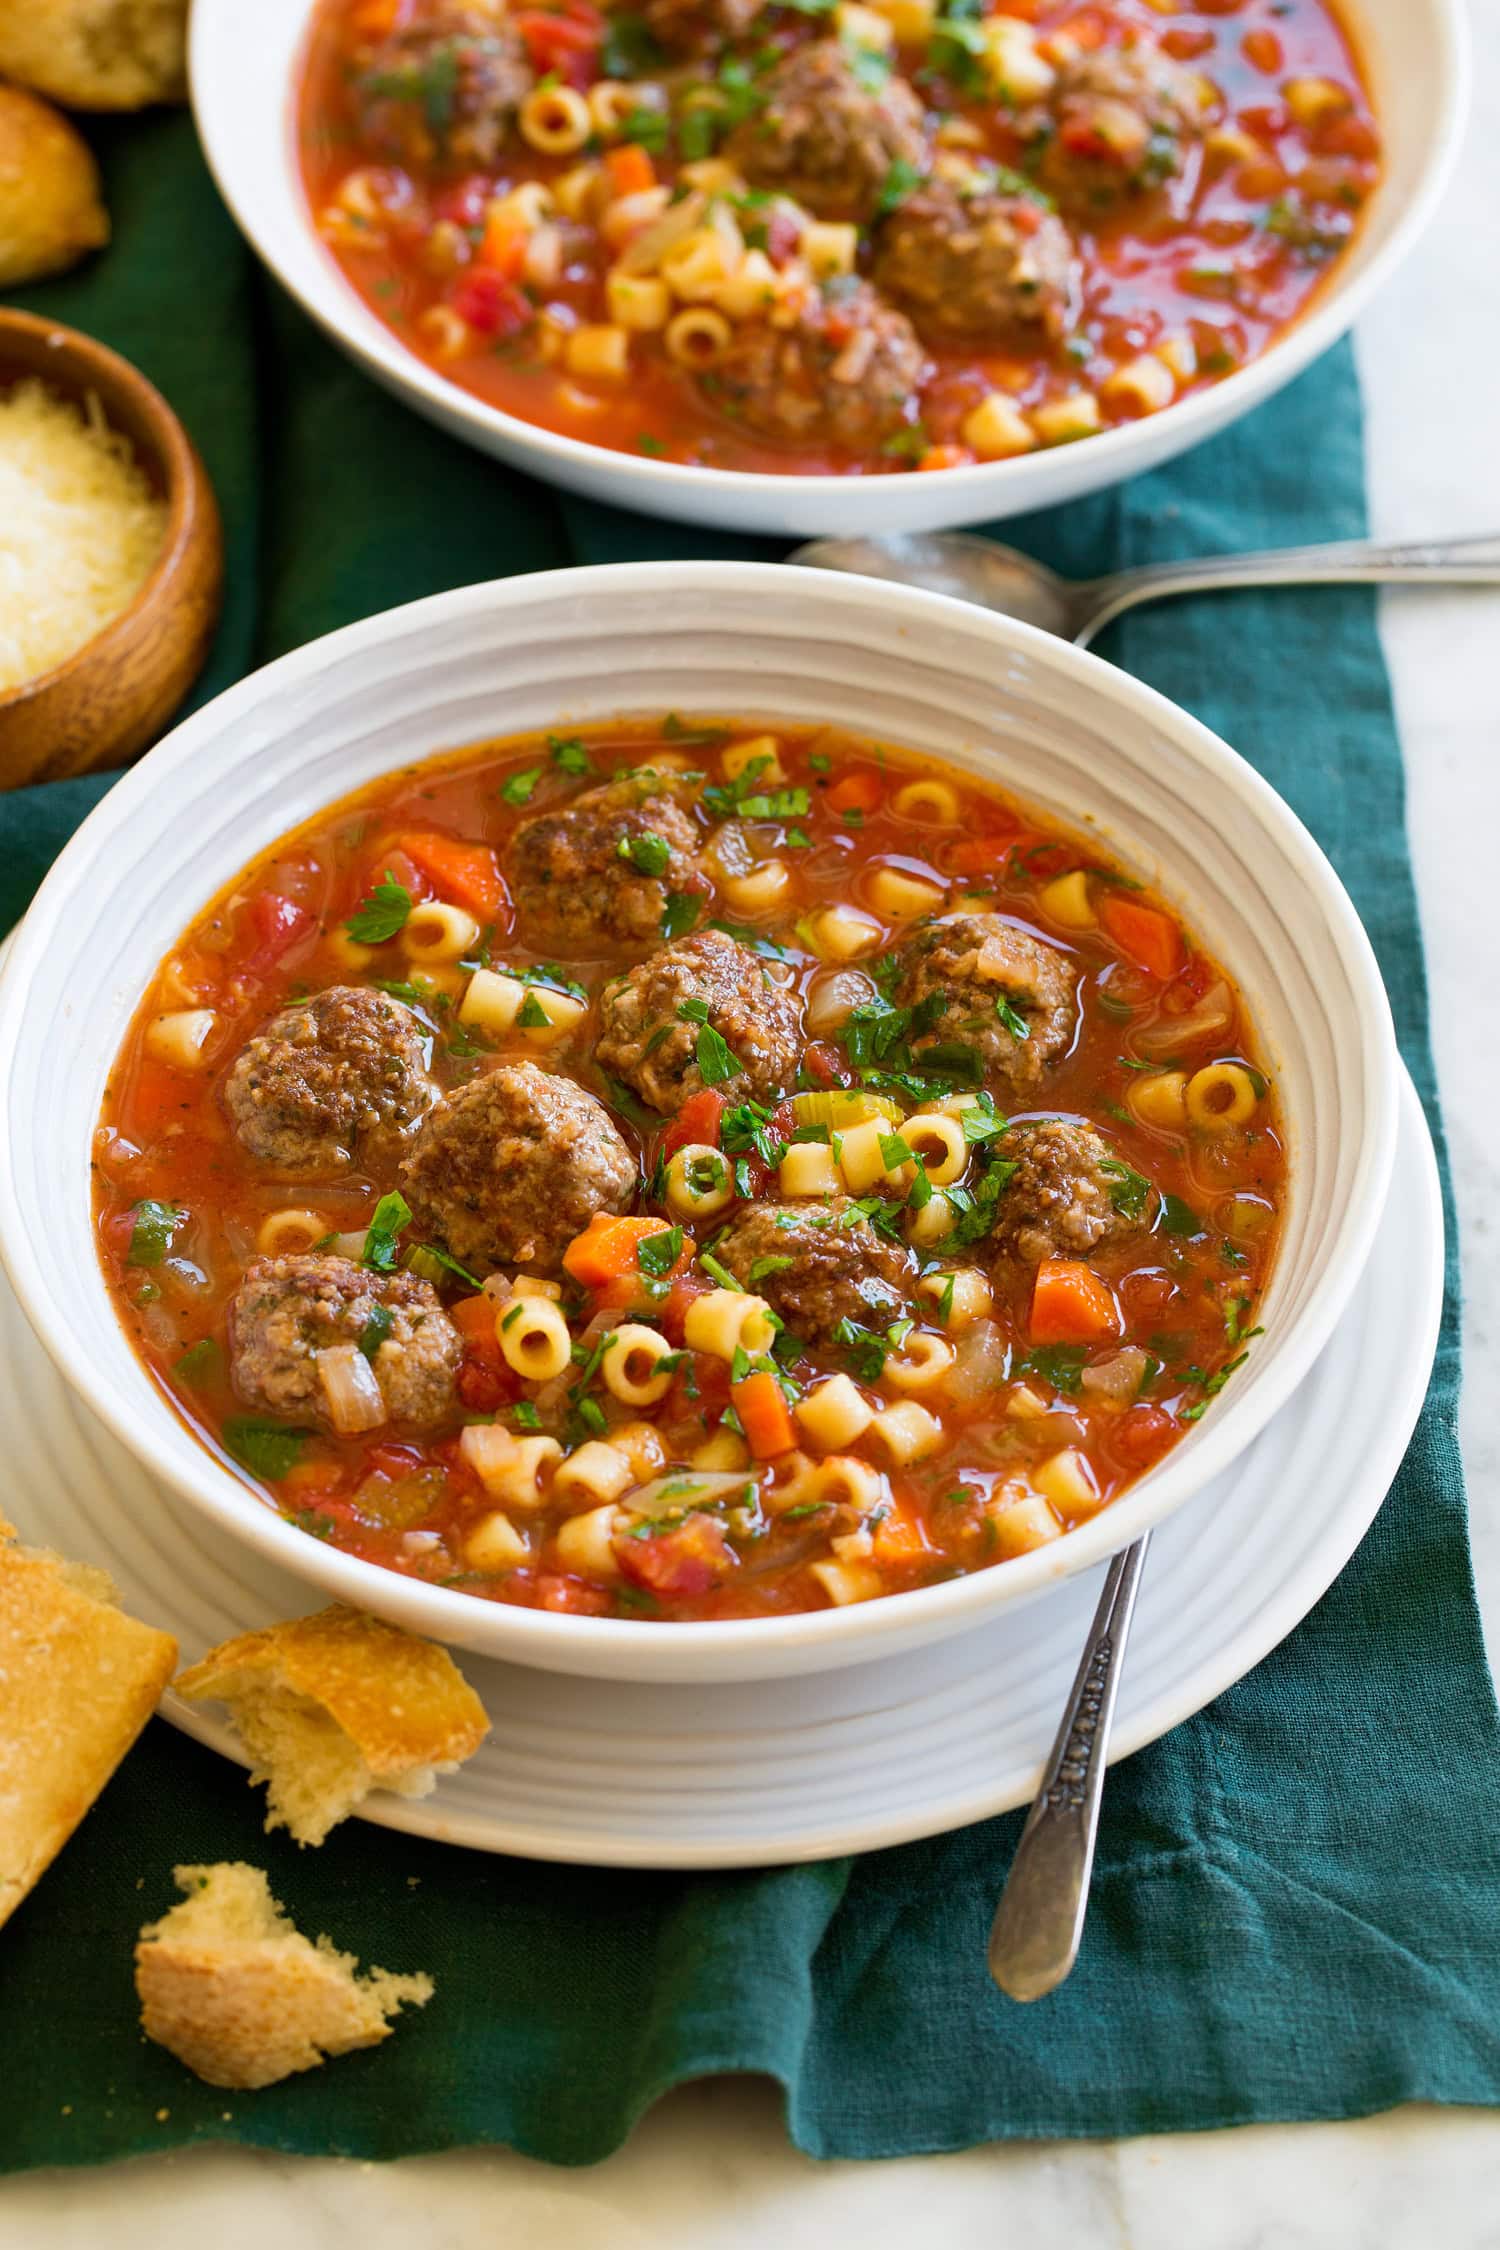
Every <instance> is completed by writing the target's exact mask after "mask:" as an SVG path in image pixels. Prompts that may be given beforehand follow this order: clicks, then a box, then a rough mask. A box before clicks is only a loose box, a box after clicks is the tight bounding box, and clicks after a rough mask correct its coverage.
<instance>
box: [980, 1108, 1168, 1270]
mask: <svg viewBox="0 0 1500 2250" xmlns="http://www.w3.org/2000/svg"><path fill="white" fill-rule="evenodd" d="M999 1149H1000V1154H1001V1155H1002V1156H1003V1157H1006V1158H1008V1159H1009V1160H1010V1161H1011V1162H1012V1163H1013V1164H1014V1165H1015V1170H1014V1172H1013V1173H1012V1174H1011V1177H1010V1179H1009V1180H1008V1182H1007V1183H1006V1185H1005V1187H1004V1188H1003V1189H1002V1191H1001V1195H1000V1201H999V1205H998V1208H997V1212H996V1217H995V1224H994V1228H993V1230H992V1236H991V1239H992V1241H993V1243H994V1246H995V1250H996V1252H997V1254H998V1256H999V1257H1000V1258H1002V1259H1004V1258H1016V1259H1019V1261H1020V1262H1021V1264H1022V1265H1026V1266H1035V1265H1040V1263H1041V1261H1042V1260H1043V1258H1086V1257H1087V1256H1088V1254H1089V1252H1090V1251H1091V1250H1097V1249H1098V1248H1099V1246H1100V1244H1101V1243H1104V1242H1113V1241H1116V1240H1117V1239H1118V1238H1119V1237H1120V1236H1121V1235H1125V1234H1129V1233H1130V1231H1131V1229H1132V1228H1133V1227H1134V1226H1135V1225H1136V1224H1137V1223H1138V1222H1137V1221H1136V1220H1134V1219H1130V1218H1127V1217H1126V1216H1125V1215H1124V1213H1123V1212H1121V1211H1120V1210H1119V1209H1118V1207H1117V1205H1116V1201H1115V1197H1116V1195H1117V1193H1118V1191H1119V1188H1120V1185H1121V1174H1122V1172H1123V1167H1121V1166H1120V1164H1119V1159H1118V1158H1116V1157H1114V1156H1112V1155H1111V1153H1110V1149H1109V1144H1108V1143H1107V1142H1106V1141H1102V1140H1101V1139H1100V1138H1099V1135H1098V1134H1097V1133H1096V1132H1094V1131H1092V1130H1091V1128H1090V1127H1089V1126H1087V1125H1079V1124H1075V1123H1074V1122H1073V1121H1072V1119H1070V1118H1066V1117H1047V1118H1043V1119H1042V1120H1041V1122H1040V1123H1039V1124H1035V1125H1031V1124H1026V1125H1013V1126H1012V1127H1011V1128H1010V1130H1009V1132H1008V1133H1006V1135H1005V1136H1004V1138H1003V1140H1002V1141H1001V1142H1000V1143H999ZM1109 1165H1114V1166H1115V1167H1116V1170H1115V1172H1114V1173H1111V1172H1109V1171H1108V1170H1106V1169H1105V1167H1106V1166H1109Z"/></svg>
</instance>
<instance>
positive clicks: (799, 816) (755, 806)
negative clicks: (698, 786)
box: [703, 761, 812, 820]
mask: <svg viewBox="0 0 1500 2250" xmlns="http://www.w3.org/2000/svg"><path fill="white" fill-rule="evenodd" d="M752 762H757V763H758V761H752ZM703 794H704V796H705V797H706V796H707V795H708V791H707V790H706V789H705V790H704V792H703ZM811 809H812V807H811V803H810V800H809V798H808V794H807V791H806V790H805V789H803V788H801V787H798V788H795V789H773V790H772V791H770V793H769V794H767V793H765V792H758V793H757V794H756V795H754V796H750V797H742V798H741V799H740V803H739V810H740V812H741V813H742V814H743V815H744V817H745V819H746V820H804V819H806V817H807V815H808V813H809V812H810V811H811Z"/></svg>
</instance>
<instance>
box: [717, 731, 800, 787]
mask: <svg viewBox="0 0 1500 2250" xmlns="http://www.w3.org/2000/svg"><path fill="white" fill-rule="evenodd" d="M719 763H720V765H721V766H722V767H723V769H724V778H725V779H726V781H738V780H739V778H740V775H741V774H742V773H744V771H745V770H746V768H747V767H749V766H754V768H755V772H754V773H753V774H752V775H751V777H750V778H751V779H752V781H754V783H755V785H756V787H757V788H758V789H779V788H780V787H781V786H782V784H783V782H784V781H785V780H786V768H785V767H784V766H783V765H782V762H781V744H780V742H779V741H778V740H777V738H776V736H775V735H774V734H752V735H747V736H746V738H745V740H744V741H743V742H731V743H730V744H729V746H728V748H727V749H725V750H723V751H721V752H720V754H719Z"/></svg>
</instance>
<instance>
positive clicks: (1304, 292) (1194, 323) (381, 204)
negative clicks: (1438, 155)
mask: <svg viewBox="0 0 1500 2250" xmlns="http://www.w3.org/2000/svg"><path fill="white" fill-rule="evenodd" d="M300 131H301V149H302V161H303V171H304V180H305V186H306V192H307V195H308V199H309V203H310V206H311V209H312V212H313V215H314V219H315V223H316V224H317V226H318V228H319V229H320V231H321V233H322V236H323V239H324V240H325V242H326V243H327V244H328V246H329V248H330V250H331V251H332V253H333V255H334V257H335V258H336V259H337V260H338V262H339V264H340V266H341V267H342V269H343V271H344V273H345V274H346V275H347V276H348V278H349V280H350V281H351V282H352V283H353V285H354V286H355V288H356V289H358V291H359V292H360V294H361V295H362V296H363V297H364V299H365V301H366V302H367V304H368V305H369V306H370V307H371V308H372V310H373V311H374V312H375V313H376V314H377V315H378V316H379V317H380V318H381V319H382V320H384V321H386V322H387V323H388V324H389V326H390V327H392V328H393V329H395V330H396V332H397V333H398V334H399V335H400V336H401V337H402V338H403V340H404V341H405V342H406V343H407V344H408V345H409V346H410V347H411V349H412V350H413V351H415V352H416V353H417V354H418V355H419V356H420V357H422V358H423V359H425V360H427V361H428V362H429V363H430V364H431V365H433V366H435V367H437V368H439V369H440V370H441V371H442V372H443V373H444V374H446V375H448V376H450V377H451V378H452V379H453V380H454V381H455V382H457V383H460V384H462V385H463V386H464V388H465V389H467V390H470V391H472V392H474V393H475V394H476V395H477V396H478V397H480V398H482V399H485V400H487V401H488V402H489V403H490V404H491V405H494V406H498V407H503V408H504V409H505V410H506V411H507V412H509V413H512V414H516V415H519V416H520V417H521V418H522V419H523V420H526V421H529V422H537V423H541V424H543V425H544V426H545V427H547V428H548V429H552V430H558V431H562V432H564V433H566V434H567V435H569V436H572V437H576V438H582V439H585V440H587V441H588V442H590V443H592V444H596V445H604V446H610V447H613V448H615V449H617V450H620V451H625V452H632V451H639V452H645V453H648V454H653V455H660V456H665V457H668V458H670V459H672V460H676V461H683V462H696V463H700V464H703V465H707V466H712V467H717V468H728V469H751V470H763V471H765V470H770V471H782V472H786V471H801V472H805V473H808V474H870V473H875V472H902V471H910V470H930V469H940V468H946V467H953V466H958V465H961V464H964V463H968V462H972V461H975V460H998V459H1003V458H1005V457H1007V456H1009V455H1013V454H1021V453H1025V452H1029V451H1031V450H1033V449H1034V448H1036V447H1038V446H1044V445H1058V444H1063V443H1067V442H1070V441H1072V440H1075V439H1079V438H1084V437H1088V436H1091V435H1093V434H1095V433H1097V432H1098V431H1100V430H1103V429H1107V428H1109V427H1110V426H1111V425H1112V424H1115V423H1118V422H1121V421H1125V420H1130V419H1132V418H1135V417H1138V416H1140V415H1143V414H1154V413H1157V412H1159V411H1160V410H1161V409H1163V408H1164V407H1167V406H1170V405H1171V404H1172V402H1173V400H1174V399H1176V398H1179V397H1181V396H1183V395H1184V394H1186V393H1188V392H1190V391H1193V390H1196V389H1199V388H1201V387H1202V386H1204V385H1206V384H1210V383H1215V382H1218V381H1220V380H1221V379H1222V378H1223V377H1224V376H1225V375H1228V374H1231V373H1233V372H1234V370H1235V369H1237V368H1239V367H1242V366H1243V365H1244V364H1245V362H1246V361H1247V360H1250V359H1253V358H1254V357H1255V356H1256V355H1257V354H1258V353H1260V352H1261V351H1263V350H1264V349H1265V347H1266V345H1267V344H1268V343H1269V342H1271V340H1272V339H1273V338H1274V337H1275V336H1276V334H1277V333H1278V331H1279V330H1281V329H1282V328H1283V327H1285V326H1286V324H1287V323H1288V322H1289V321H1291V320H1292V319H1294V318H1295V317H1296V315H1297V314H1298V313H1299V312H1300V311H1302V309H1303V308H1304V307H1305V306H1306V305H1307V303H1308V301H1309V299H1310V298H1311V296H1312V294H1313V292H1314V291H1315V290H1316V289H1317V288H1318V286H1319V284H1320V281H1321V280H1322V278H1323V276H1324V275H1325V273H1326V272H1327V269H1328V266H1329V264H1330V262H1331V261H1333V260H1335V259H1337V258H1338V257H1339V255H1340V254H1341V253H1342V251H1343V250H1344V248H1345V247H1346V245H1347V243H1348V242H1349V240H1350V237H1351V235H1352V234H1353V231H1354V229H1355V227H1356V225H1357V223H1358V219H1359V213H1360V210H1361V207H1362V205H1363V204H1364V202H1365V201H1366V199H1367V197H1368V196H1369V194H1370V192H1371V190H1372V188H1373V187H1374V185H1375V183H1376V180H1377V178H1378V174H1379V140H1378V134H1377V130H1376V126H1375V122H1374V120H1373V117H1372V115H1371V110H1370V105H1369V101H1368V98H1367V95H1366V93H1365V90H1364V87H1363V84H1362V82H1361V78H1360V73H1359V68H1358V65H1357V62H1356V59H1355V56H1354V53H1353V51H1352V48H1351V45H1350V42H1349V39H1348V36H1347V34H1346V32H1345V30H1344V28H1343V26H1342V24H1341V23H1340V21H1339V19H1338V17H1337V15H1336V14H1335V13H1334V12H1333V11H1332V9H1331V8H1330V7H1329V6H1328V5H1326V4H1325V0H1199V4H1198V5H1196V6H1194V5H1189V4H1186V0H1185V4H1183V5H1180V6H1179V5H1176V4H1175V0H1109V4H1101V5H1085V6H1079V5H1077V4H1076V0H999V4H998V5H993V6H987V5H986V4H985V0H943V4H942V5H938V0H869V4H868V5H867V4H865V0H858V4H856V0H787V4H785V5H775V4H772V5H768V6H761V5H759V4H758V0H643V4H642V6H641V9H640V11H639V12H638V13H637V12H628V11H626V10H623V9H618V8H616V9H612V10H606V9H602V8H600V7H598V6H596V5H594V4H593V0H545V4H543V5H536V6H520V5H506V4H505V0H319V4H318V6H317V7H316V9H315V12H314V16H313V21H312V29H311V33H310V38H309V44H308V50H307V57H306V64H305V70H304V77H303V85H302V94H301V111H300Z"/></svg>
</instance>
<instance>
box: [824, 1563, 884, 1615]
mask: <svg viewBox="0 0 1500 2250" xmlns="http://www.w3.org/2000/svg"><path fill="white" fill-rule="evenodd" d="M807 1570H808V1576H809V1577H810V1578H816V1580H817V1581H818V1584H819V1585H820V1586H821V1587H822V1589H823V1591H824V1593H825V1594H826V1595H827V1596H828V1599H829V1600H830V1601H831V1602H832V1603H833V1605H834V1607H835V1608H836V1609H846V1608H847V1607H848V1606H849V1605H850V1604H851V1603H852V1602H868V1601H873V1600H874V1599H875V1596H876V1595H877V1594H881V1593H884V1591H885V1580H884V1579H883V1578H882V1577H881V1575H880V1572H879V1571H878V1570H877V1569H876V1568H875V1565H874V1564H873V1563H860V1562H848V1563H846V1562H815V1563H809V1564H808V1566H807Z"/></svg>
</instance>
